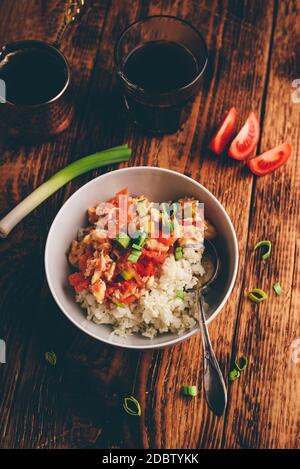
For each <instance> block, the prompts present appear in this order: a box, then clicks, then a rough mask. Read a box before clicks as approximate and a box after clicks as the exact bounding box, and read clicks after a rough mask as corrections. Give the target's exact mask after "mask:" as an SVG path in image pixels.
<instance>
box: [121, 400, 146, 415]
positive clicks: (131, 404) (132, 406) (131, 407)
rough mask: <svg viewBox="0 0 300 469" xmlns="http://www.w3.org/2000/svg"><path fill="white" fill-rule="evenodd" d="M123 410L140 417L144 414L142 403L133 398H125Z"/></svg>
mask: <svg viewBox="0 0 300 469" xmlns="http://www.w3.org/2000/svg"><path fill="white" fill-rule="evenodd" d="M123 408H124V410H125V412H127V414H129V415H133V416H140V415H141V414H142V411H141V406H140V403H139V401H138V400H137V399H136V398H135V397H133V396H129V397H125V398H124V402H123Z"/></svg>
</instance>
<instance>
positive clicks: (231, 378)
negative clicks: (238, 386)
mask: <svg viewBox="0 0 300 469" xmlns="http://www.w3.org/2000/svg"><path fill="white" fill-rule="evenodd" d="M240 376H241V373H240V372H239V370H237V369H236V368H234V369H233V370H231V371H230V372H229V381H235V380H236V379H238V378H239V377H240Z"/></svg>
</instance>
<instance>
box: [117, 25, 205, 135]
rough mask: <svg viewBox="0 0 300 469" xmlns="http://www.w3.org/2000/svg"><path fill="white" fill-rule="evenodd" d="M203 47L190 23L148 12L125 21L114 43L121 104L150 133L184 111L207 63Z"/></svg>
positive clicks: (178, 119)
mask: <svg viewBox="0 0 300 469" xmlns="http://www.w3.org/2000/svg"><path fill="white" fill-rule="evenodd" d="M207 57H208V54H207V47H206V44H205V41H204V39H203V37H202V35H201V34H200V33H199V31H197V30H196V29H195V28H194V27H193V26H192V25H190V24H189V23H187V22H186V21H184V20H181V19H179V18H176V17H173V16H150V17H148V18H145V19H144V20H142V21H137V22H136V23H133V24H132V25H130V26H129V27H128V28H127V29H126V30H125V31H124V32H123V33H122V35H121V37H120V39H119V41H118V42H117V44H116V47H115V63H116V67H117V72H118V75H119V77H120V79H121V82H122V84H123V88H124V98H125V104H126V107H127V109H128V110H129V112H130V113H131V115H132V116H133V119H134V121H135V122H136V123H137V124H138V125H140V126H142V127H143V128H144V129H146V130H147V131H149V132H152V133H173V132H176V131H177V130H178V128H179V127H180V125H181V124H182V123H183V122H184V120H185V119H186V117H187V115H188V109H189V104H190V103H191V101H192V100H193V98H194V97H195V95H196V94H197V93H198V91H199V87H200V85H201V77H202V74H203V72H204V70H205V68H206V65H207Z"/></svg>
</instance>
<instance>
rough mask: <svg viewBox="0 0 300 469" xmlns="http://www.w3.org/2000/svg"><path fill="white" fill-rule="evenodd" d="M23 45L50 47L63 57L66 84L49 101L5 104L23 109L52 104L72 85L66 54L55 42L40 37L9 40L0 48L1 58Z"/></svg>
mask: <svg viewBox="0 0 300 469" xmlns="http://www.w3.org/2000/svg"><path fill="white" fill-rule="evenodd" d="M22 45H23V46H30V45H36V46H38V47H41V48H44V49H48V51H51V52H52V53H53V54H54V55H56V56H58V57H59V58H60V59H61V61H62V63H63V65H64V67H65V70H66V72H67V74H66V80H65V84H64V86H63V88H62V89H61V90H60V91H59V92H58V93H57V94H56V95H55V96H53V98H51V99H49V100H48V101H42V102H40V103H37V104H19V103H14V102H12V101H9V100H6V101H5V103H4V104H8V105H9V106H13V107H18V108H22V109H25V108H26V109H34V108H39V107H42V106H46V105H48V104H51V103H52V102H54V101H56V100H57V99H59V98H60V97H61V96H62V95H63V94H64V93H65V91H66V89H67V88H68V86H69V85H70V81H71V69H70V65H69V62H68V61H67V59H66V57H65V56H64V54H63V53H62V52H61V51H60V50H59V49H58V48H57V47H55V46H54V45H53V44H51V43H49V42H46V41H41V40H39V39H21V40H19V41H14V42H9V43H7V44H5V45H4V46H2V47H1V48H0V59H1V54H2V53H5V52H6V51H7V52H8V53H9V52H11V51H14V48H18V47H20V50H21V46H22ZM9 49H11V50H9ZM16 50H17V49H16ZM0 62H1V60H0Z"/></svg>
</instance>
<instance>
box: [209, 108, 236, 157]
mask: <svg viewBox="0 0 300 469" xmlns="http://www.w3.org/2000/svg"><path fill="white" fill-rule="evenodd" d="M235 124H236V108H235V107H232V108H231V109H230V111H229V112H228V114H227V116H226V117H225V120H224V122H223V123H222V125H221V127H219V129H218V130H217V132H216V134H215V136H214V138H213V139H212V141H211V142H210V144H209V148H210V149H211V150H212V151H213V152H214V153H216V154H217V155H220V154H221V153H223V151H224V149H225V147H226V145H227V143H228V142H229V140H230V139H231V137H232V135H233V132H234V129H235Z"/></svg>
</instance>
